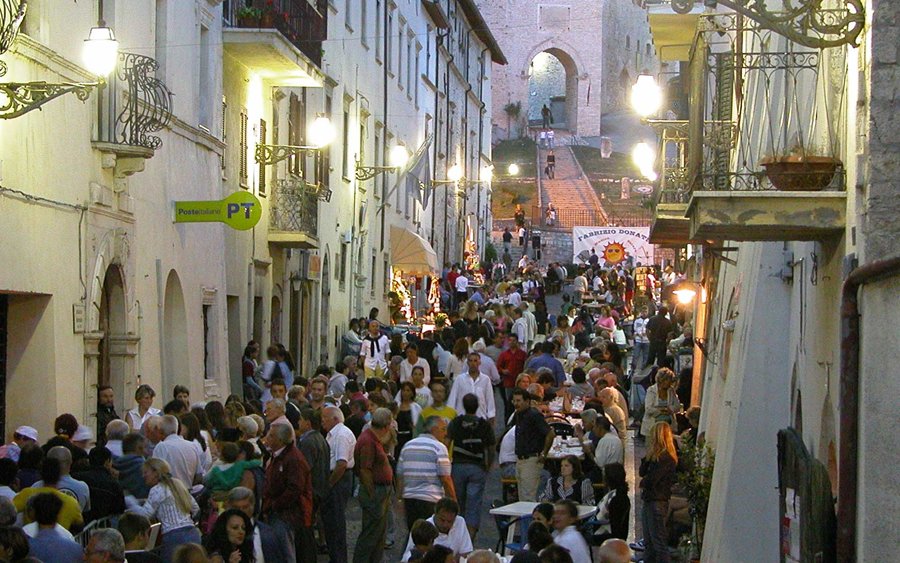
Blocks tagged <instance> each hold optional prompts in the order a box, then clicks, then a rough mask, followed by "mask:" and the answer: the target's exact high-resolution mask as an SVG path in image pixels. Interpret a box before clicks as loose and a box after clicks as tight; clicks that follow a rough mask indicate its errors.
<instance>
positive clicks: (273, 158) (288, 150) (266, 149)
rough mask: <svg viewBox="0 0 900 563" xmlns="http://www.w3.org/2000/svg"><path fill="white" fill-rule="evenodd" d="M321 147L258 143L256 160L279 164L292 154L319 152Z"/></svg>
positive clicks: (262, 162) (266, 163) (267, 163)
mask: <svg viewBox="0 0 900 563" xmlns="http://www.w3.org/2000/svg"><path fill="white" fill-rule="evenodd" d="M320 150H322V148H321V147H309V146H294V145H263V144H257V145H256V153H255V157H256V162H258V163H259V164H265V165H271V164H277V163H279V162H281V161H282V160H287V159H288V158H290V157H292V156H299V155H301V154H303V153H306V152H318V151H320Z"/></svg>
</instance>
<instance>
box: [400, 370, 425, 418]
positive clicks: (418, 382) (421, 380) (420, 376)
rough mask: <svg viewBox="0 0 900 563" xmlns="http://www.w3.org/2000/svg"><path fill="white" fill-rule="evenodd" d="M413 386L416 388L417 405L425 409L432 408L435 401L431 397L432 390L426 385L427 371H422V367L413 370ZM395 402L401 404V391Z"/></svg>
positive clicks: (415, 399)
mask: <svg viewBox="0 0 900 563" xmlns="http://www.w3.org/2000/svg"><path fill="white" fill-rule="evenodd" d="M401 383H403V381H401ZM412 384H413V386H414V387H415V388H416V396H415V398H414V399H413V400H414V401H415V403H416V404H417V405H419V407H421V408H423V409H424V408H427V407H430V406H431V403H432V402H434V399H433V398H432V397H431V389H429V388H428V386H427V385H425V371H424V370H423V369H422V366H416V367H414V368H413V370H412ZM394 402H396V403H400V391H397V395H396V396H395V397H394Z"/></svg>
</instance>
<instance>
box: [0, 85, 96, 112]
mask: <svg viewBox="0 0 900 563" xmlns="http://www.w3.org/2000/svg"><path fill="white" fill-rule="evenodd" d="M105 84H106V82H104V81H102V80H101V81H98V82H74V83H69V82H63V83H59V84H54V83H50V82H0V119H13V118H16V117H19V116H20V115H24V114H26V113H28V112H30V111H33V110H36V109H40V107H41V106H43V105H44V104H46V103H47V102H49V101H51V100H55V99H56V98H59V97H60V96H65V95H66V94H68V93H70V92H71V93H73V94H75V96H76V97H77V98H78V99H79V100H81V101H82V102H84V101H87V99H88V98H89V97H90V95H91V91H92V90H94V89H95V88H99V87H102V86H104V85H105Z"/></svg>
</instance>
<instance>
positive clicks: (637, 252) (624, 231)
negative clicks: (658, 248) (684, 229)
mask: <svg viewBox="0 0 900 563" xmlns="http://www.w3.org/2000/svg"><path fill="white" fill-rule="evenodd" d="M572 246H573V252H574V258H573V262H575V263H576V264H587V263H588V262H589V260H590V258H591V250H593V251H594V252H596V254H597V258H598V264H599V265H600V266H602V267H605V268H611V267H614V266H618V265H619V264H621V265H622V266H624V267H633V266H636V265H637V264H638V263H639V262H640V263H641V264H642V265H647V264H652V263H653V245H652V244H651V243H650V227H572Z"/></svg>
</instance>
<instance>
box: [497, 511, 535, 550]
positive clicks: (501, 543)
mask: <svg viewBox="0 0 900 563" xmlns="http://www.w3.org/2000/svg"><path fill="white" fill-rule="evenodd" d="M501 506H504V503H503V502H502V501H500V500H494V502H492V503H491V508H498V507H501ZM493 516H494V523H495V524H496V525H497V545H496V546H494V553H497V554H498V555H500V556H501V557H502V556H504V555H505V554H506V550H507V549H510V550H512V551H522V549H524V548H525V533H524V530H527V529H528V524H530V523H531V515H530V514H529V515H527V516H518V517H516V518H510V517H509V516H501V515H499V514H494V515H493ZM520 524H521V525H522V530H523V532H522V533H521V534H520V535H519V541H518V542H511V543H506V538H507V536H508V535H509V530H510V526H517V525H520Z"/></svg>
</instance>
